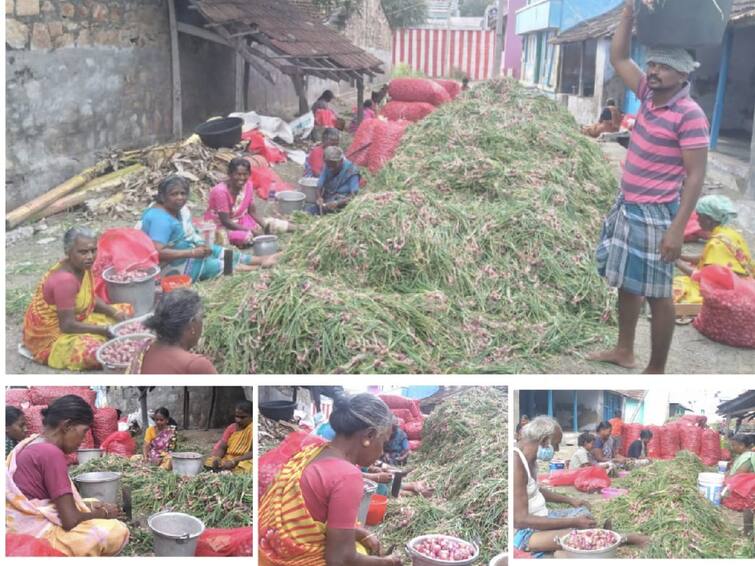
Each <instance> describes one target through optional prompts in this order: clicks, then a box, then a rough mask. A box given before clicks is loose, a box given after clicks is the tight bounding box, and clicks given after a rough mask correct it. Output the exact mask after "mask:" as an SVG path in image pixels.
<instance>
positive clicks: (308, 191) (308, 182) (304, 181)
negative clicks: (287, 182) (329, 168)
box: [299, 177, 320, 204]
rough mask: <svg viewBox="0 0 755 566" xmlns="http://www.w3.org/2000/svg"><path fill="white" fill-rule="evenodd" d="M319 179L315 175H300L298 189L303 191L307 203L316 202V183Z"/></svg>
mask: <svg viewBox="0 0 755 566" xmlns="http://www.w3.org/2000/svg"><path fill="white" fill-rule="evenodd" d="M319 182H320V179H318V178H317V177H302V178H301V179H299V191H301V192H302V193H304V197H305V200H306V202H307V204H315V203H316V202H317V185H318V183H319Z"/></svg>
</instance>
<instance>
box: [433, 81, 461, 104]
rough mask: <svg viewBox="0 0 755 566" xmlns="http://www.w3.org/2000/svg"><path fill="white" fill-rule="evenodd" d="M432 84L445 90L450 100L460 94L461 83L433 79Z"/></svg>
mask: <svg viewBox="0 0 755 566" xmlns="http://www.w3.org/2000/svg"><path fill="white" fill-rule="evenodd" d="M434 82H435V83H437V84H439V85H440V86H442V87H443V88H444V89H446V92H447V93H448V96H450V97H451V100H453V99H454V98H456V97H457V96H459V94H461V83H460V82H459V81H454V80H451V79H434Z"/></svg>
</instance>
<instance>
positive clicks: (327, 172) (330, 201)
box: [307, 146, 360, 214]
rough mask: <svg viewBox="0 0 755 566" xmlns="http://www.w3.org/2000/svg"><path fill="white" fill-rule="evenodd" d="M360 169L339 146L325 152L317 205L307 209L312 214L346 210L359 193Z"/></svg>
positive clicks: (331, 147) (318, 186)
mask: <svg viewBox="0 0 755 566" xmlns="http://www.w3.org/2000/svg"><path fill="white" fill-rule="evenodd" d="M359 181H360V176H359V169H357V167H356V165H354V164H353V163H352V162H351V161H349V160H348V159H346V158H345V157H344V155H343V150H342V149H341V148H340V147H338V146H330V147H328V148H327V149H326V150H325V168H324V169H323V170H322V173H321V174H320V180H319V181H318V183H317V190H318V197H317V204H311V205H309V207H307V212H309V213H310V214H326V213H328V212H335V211H337V210H339V209H341V208H344V207H345V206H346V205H347V204H349V202H351V199H352V198H354V196H355V195H356V194H357V193H358V192H359Z"/></svg>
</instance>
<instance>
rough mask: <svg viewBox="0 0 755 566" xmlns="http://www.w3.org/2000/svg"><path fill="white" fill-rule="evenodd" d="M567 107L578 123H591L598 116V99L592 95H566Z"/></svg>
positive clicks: (599, 106) (599, 108)
mask: <svg viewBox="0 0 755 566" xmlns="http://www.w3.org/2000/svg"><path fill="white" fill-rule="evenodd" d="M568 96H569V100H568V102H567V108H568V109H569V112H571V114H572V116H574V119H575V120H576V121H577V123H578V124H580V125H587V124H592V123H594V122H595V121H596V119H597V117H598V116H600V110H601V105H600V100H598V98H597V97H593V96H582V97H580V96H575V95H571V94H570V95H568Z"/></svg>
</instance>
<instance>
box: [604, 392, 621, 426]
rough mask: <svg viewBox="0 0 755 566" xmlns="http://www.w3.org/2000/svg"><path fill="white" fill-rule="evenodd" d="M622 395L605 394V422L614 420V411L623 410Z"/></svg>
mask: <svg viewBox="0 0 755 566" xmlns="http://www.w3.org/2000/svg"><path fill="white" fill-rule="evenodd" d="M622 408H623V407H622V400H621V395H616V394H615V393H609V392H608V391H606V392H605V393H603V420H604V421H607V420H609V419H612V418H613V413H614V411H621V410H622Z"/></svg>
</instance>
